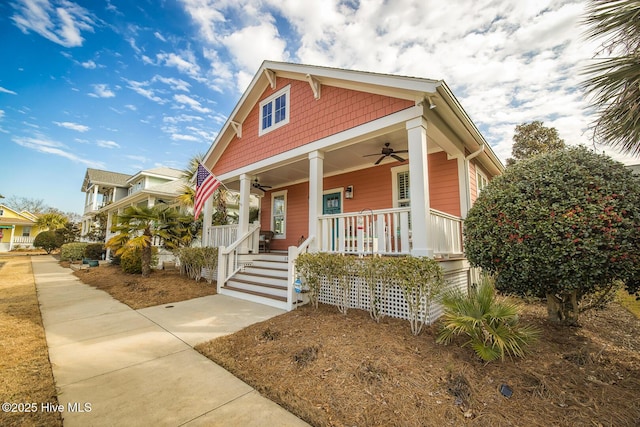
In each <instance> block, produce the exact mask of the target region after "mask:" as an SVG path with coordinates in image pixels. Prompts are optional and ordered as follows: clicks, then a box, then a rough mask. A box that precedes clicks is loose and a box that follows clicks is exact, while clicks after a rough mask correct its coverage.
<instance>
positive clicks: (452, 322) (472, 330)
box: [436, 277, 540, 362]
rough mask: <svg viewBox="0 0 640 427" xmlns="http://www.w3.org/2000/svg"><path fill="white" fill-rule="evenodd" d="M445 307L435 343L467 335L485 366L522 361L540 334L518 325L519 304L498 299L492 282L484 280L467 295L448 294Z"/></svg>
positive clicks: (446, 342) (444, 302)
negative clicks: (507, 360)
mask: <svg viewBox="0 0 640 427" xmlns="http://www.w3.org/2000/svg"><path fill="white" fill-rule="evenodd" d="M440 300H441V302H442V305H443V306H444V310H445V311H444V316H443V323H442V328H441V329H440V332H439V334H438V337H437V339H436V342H438V343H443V344H448V343H449V342H451V339H452V338H453V337H454V336H456V335H460V334H463V335H467V336H468V337H469V340H468V341H467V342H465V343H464V344H463V346H464V345H467V344H471V348H473V350H474V351H475V352H476V354H477V355H478V356H479V357H480V358H481V359H482V360H484V361H485V362H490V361H493V360H496V359H498V358H500V359H502V360H504V356H505V355H509V356H518V357H523V356H524V355H525V350H526V347H527V346H528V345H530V344H532V343H533V342H534V341H535V340H536V338H537V337H538V335H539V334H540V332H539V331H538V330H537V329H535V328H533V327H530V326H521V325H520V323H519V318H518V312H519V307H518V305H517V304H515V303H513V302H511V301H509V300H507V299H498V298H497V297H496V294H495V289H494V286H493V281H492V280H491V279H490V278H489V277H484V278H483V280H482V281H481V283H480V284H479V285H478V286H477V287H476V288H473V289H471V291H470V292H469V293H468V294H467V295H465V294H463V293H462V292H461V291H460V290H459V289H454V290H450V291H447V292H445V293H444V294H443V295H442V296H441V298H440Z"/></svg>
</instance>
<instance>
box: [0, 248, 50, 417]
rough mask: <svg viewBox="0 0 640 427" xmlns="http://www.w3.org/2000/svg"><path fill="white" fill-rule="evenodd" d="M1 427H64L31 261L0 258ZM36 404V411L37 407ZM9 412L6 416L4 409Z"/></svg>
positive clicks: (6, 412) (18, 257)
mask: <svg viewBox="0 0 640 427" xmlns="http://www.w3.org/2000/svg"><path fill="white" fill-rule="evenodd" d="M0 278H1V279H0V331H2V338H1V339H0V373H1V375H0V396H2V403H3V404H6V403H9V404H10V406H9V407H7V408H5V406H4V405H3V407H2V411H0V425H2V426H62V418H61V417H60V413H58V412H55V411H49V412H48V411H43V410H42V408H41V405H42V404H46V403H50V404H51V405H52V406H54V405H57V404H58V398H57V395H56V388H55V385H54V382H53V373H52V372H51V365H50V363H49V352H48V350H47V342H46V340H45V336H44V329H43V327H42V319H41V317H40V308H39V306H38V299H37V297H36V288H35V283H34V280H33V272H32V270H31V257H29V256H12V257H8V256H2V257H0ZM34 404H35V406H34ZM6 409H8V411H7V410H6Z"/></svg>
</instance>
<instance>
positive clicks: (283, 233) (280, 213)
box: [271, 191, 287, 239]
mask: <svg viewBox="0 0 640 427" xmlns="http://www.w3.org/2000/svg"><path fill="white" fill-rule="evenodd" d="M271 209H272V212H271V226H272V230H273V234H274V235H273V238H274V239H284V238H286V237H287V225H286V224H287V222H286V221H287V192H286V191H279V192H277V193H273V194H272V195H271Z"/></svg>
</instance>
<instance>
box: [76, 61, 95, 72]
mask: <svg viewBox="0 0 640 427" xmlns="http://www.w3.org/2000/svg"><path fill="white" fill-rule="evenodd" d="M80 65H82V66H83V67H84V68H86V69H88V70H93V69H94V68H96V67H97V65H96V63H95V62H93V61H92V60H88V61H85V62H81V63H80Z"/></svg>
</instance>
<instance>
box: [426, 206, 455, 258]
mask: <svg viewBox="0 0 640 427" xmlns="http://www.w3.org/2000/svg"><path fill="white" fill-rule="evenodd" d="M430 222H431V224H430V225H431V236H432V239H431V242H432V245H433V254H434V255H436V256H444V257H447V256H449V255H462V253H463V248H462V218H458V217H457V216H453V215H449V214H448V213H445V212H440V211H437V210H435V209H431V218H430Z"/></svg>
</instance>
